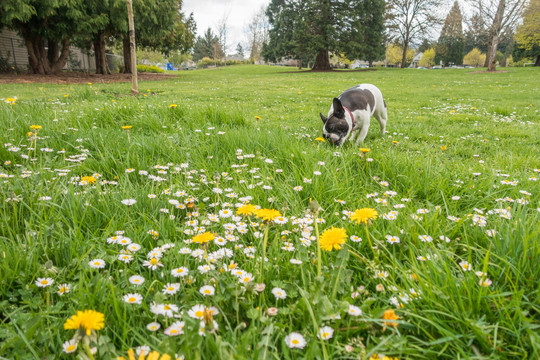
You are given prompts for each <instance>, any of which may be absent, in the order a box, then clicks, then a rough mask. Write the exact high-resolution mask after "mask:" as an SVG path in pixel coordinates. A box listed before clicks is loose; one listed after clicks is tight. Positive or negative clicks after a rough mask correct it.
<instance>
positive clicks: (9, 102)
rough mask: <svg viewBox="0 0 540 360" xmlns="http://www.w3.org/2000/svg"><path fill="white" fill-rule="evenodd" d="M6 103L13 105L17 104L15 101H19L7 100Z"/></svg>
mask: <svg viewBox="0 0 540 360" xmlns="http://www.w3.org/2000/svg"><path fill="white" fill-rule="evenodd" d="M5 101H6V103H8V104H10V105H13V104H15V101H17V99H15V98H7V99H6V100H5Z"/></svg>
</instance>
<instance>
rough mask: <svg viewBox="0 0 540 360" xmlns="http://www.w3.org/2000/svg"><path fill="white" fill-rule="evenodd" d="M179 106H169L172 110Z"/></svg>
mask: <svg viewBox="0 0 540 360" xmlns="http://www.w3.org/2000/svg"><path fill="white" fill-rule="evenodd" d="M177 106H178V105H176V104H171V105H169V107H170V108H171V109H176V107H177Z"/></svg>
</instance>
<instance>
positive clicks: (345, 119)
mask: <svg viewBox="0 0 540 360" xmlns="http://www.w3.org/2000/svg"><path fill="white" fill-rule="evenodd" d="M331 110H332V114H331V115H330V116H329V117H326V116H324V115H323V114H321V113H319V115H320V116H321V120H322V122H323V124H324V126H323V137H324V138H325V139H326V140H328V142H330V143H331V144H333V145H336V146H340V145H342V144H343V142H345V140H347V138H348V137H349V135H350V134H351V131H352V127H353V119H351V118H350V117H351V115H350V113H349V112H348V111H345V108H344V107H343V104H341V101H340V100H339V99H338V98H334V101H333V103H332V109H331Z"/></svg>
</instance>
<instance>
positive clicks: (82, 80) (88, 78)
mask: <svg viewBox="0 0 540 360" xmlns="http://www.w3.org/2000/svg"><path fill="white" fill-rule="evenodd" d="M176 77H177V75H173V74H157V73H139V74H138V81H156V80H167V79H174V78H176ZM89 82H90V83H93V84H101V83H103V84H109V83H119V82H131V74H110V75H100V74H85V73H62V74H58V75H36V74H18V75H15V74H0V84H34V83H46V84H87V83H89Z"/></svg>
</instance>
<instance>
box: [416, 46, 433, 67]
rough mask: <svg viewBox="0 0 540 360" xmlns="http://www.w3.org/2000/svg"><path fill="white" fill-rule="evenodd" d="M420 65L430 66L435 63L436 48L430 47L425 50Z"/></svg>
mask: <svg viewBox="0 0 540 360" xmlns="http://www.w3.org/2000/svg"><path fill="white" fill-rule="evenodd" d="M418 65H420V66H423V67H427V68H430V67H432V66H433V65H435V49H434V48H429V49H427V50H426V51H424V54H422V58H421V59H420V61H419V63H418Z"/></svg>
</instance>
